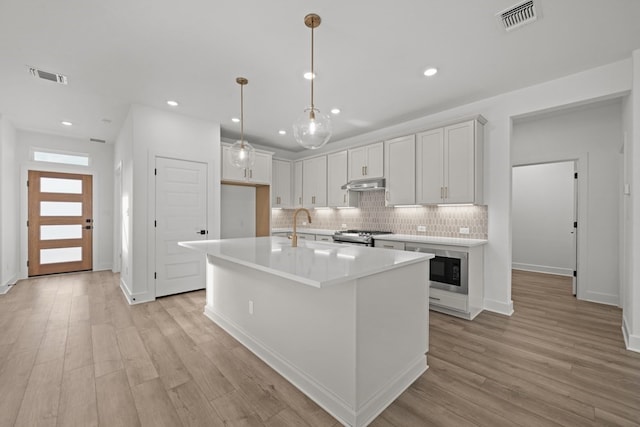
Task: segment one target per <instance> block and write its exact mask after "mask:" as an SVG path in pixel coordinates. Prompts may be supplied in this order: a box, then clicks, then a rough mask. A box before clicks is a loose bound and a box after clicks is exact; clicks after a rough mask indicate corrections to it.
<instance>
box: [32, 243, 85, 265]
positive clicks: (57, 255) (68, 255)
mask: <svg viewBox="0 0 640 427" xmlns="http://www.w3.org/2000/svg"><path fill="white" fill-rule="evenodd" d="M74 261H82V248H81V247H77V248H55V249H40V264H55V263H59V262H74Z"/></svg>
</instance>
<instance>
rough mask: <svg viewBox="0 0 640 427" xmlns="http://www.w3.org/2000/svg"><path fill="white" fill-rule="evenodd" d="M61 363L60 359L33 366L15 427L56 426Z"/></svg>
mask: <svg viewBox="0 0 640 427" xmlns="http://www.w3.org/2000/svg"><path fill="white" fill-rule="evenodd" d="M63 362H64V361H63V359H62V358H60V359H56V360H51V361H48V362H44V363H40V364H36V365H34V367H33V370H32V371H31V376H30V377H29V384H28V385H27V389H26V390H25V393H24V397H23V399H22V405H21V406H20V412H19V413H18V418H17V419H16V423H15V424H16V426H55V425H56V423H57V416H58V402H59V399H60V387H61V383H62V369H63Z"/></svg>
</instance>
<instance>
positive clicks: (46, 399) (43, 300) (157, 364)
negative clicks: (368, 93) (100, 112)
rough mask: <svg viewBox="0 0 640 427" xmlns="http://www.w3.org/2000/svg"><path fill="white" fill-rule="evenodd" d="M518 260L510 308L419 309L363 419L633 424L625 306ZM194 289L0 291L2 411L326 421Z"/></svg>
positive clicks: (52, 284) (59, 420)
mask: <svg viewBox="0 0 640 427" xmlns="http://www.w3.org/2000/svg"><path fill="white" fill-rule="evenodd" d="M570 288H571V284H570V281H569V280H568V279H566V278H559V277H554V276H548V275H541V274H533V273H522V272H514V276H513V300H514V304H515V310H516V312H515V314H514V315H513V316H512V317H505V316H500V315H496V314H491V313H482V314H481V315H480V316H478V317H477V318H476V319H475V320H474V321H472V322H468V321H464V320H461V319H457V318H453V317H449V316H446V315H442V314H438V313H434V312H431V315H430V321H431V330H430V331H431V338H430V351H429V354H428V362H429V365H430V368H429V370H428V371H427V372H426V373H425V374H424V375H423V376H422V377H421V378H419V379H418V380H417V381H416V382H415V383H414V384H413V385H412V386H411V387H410V388H409V389H408V390H407V391H406V392H405V393H403V394H402V395H401V396H400V398H399V399H398V400H396V402H394V403H393V404H392V405H391V406H390V407H389V408H387V410H385V411H384V412H383V413H382V414H381V415H380V416H379V417H378V418H377V419H376V420H375V421H374V422H373V423H372V425H373V426H378V427H389V426H391V427H405V426H431V425H446V426H467V425H479V426H502V425H504V426H513V425H528V426H546V425H564V426H589V425H639V424H638V423H640V354H636V353H632V352H628V351H626V350H625V349H624V343H623V341H622V337H621V332H620V321H621V313H620V310H618V309H617V308H614V307H608V306H603V305H599V304H593V303H587V302H581V301H576V300H575V299H574V298H573V297H572V296H571V295H570ZM203 305H204V291H199V292H192V293H188V294H182V295H176V296H172V297H167V298H162V299H160V300H158V301H156V302H153V303H148V304H141V305H136V306H129V305H127V304H126V301H125V299H124V297H123V295H122V293H121V291H120V289H119V288H118V276H117V275H115V274H112V273H109V272H96V273H79V274H70V275H60V276H51V277H46V278H37V279H31V280H25V281H21V282H19V283H18V284H17V285H16V287H15V288H14V289H12V290H11V292H9V293H8V294H7V295H4V296H0V426H3V427H4V426H13V425H15V426H31V425H46V426H56V425H57V426H83V427H84V426H95V425H100V426H139V425H145V426H154V427H156V426H171V427H175V426H223V425H228V426H274V427H275V426H296V427H297V426H338V425H339V424H338V423H337V422H336V421H335V420H334V419H333V418H332V417H331V416H329V415H328V414H327V413H326V412H324V411H323V410H322V409H321V408H319V407H318V406H317V405H315V404H314V403H313V402H311V401H310V400H309V399H308V398H306V397H305V396H304V395H303V394H302V393H301V392H299V391H298V390H297V389H295V388H294V387H293V386H291V385H290V384H289V383H288V382H287V381H285V380H284V379H283V378H282V377H280V376H279V375H278V374H276V373H275V372H274V371H273V370H271V369H270V368H269V367H268V366H266V365H265V364H264V363H262V362H261V361H260V360H259V359H257V358H256V357H255V356H254V355H253V354H252V353H250V352H249V351H247V350H246V349H245V348H244V347H242V346H241V345H239V344H238V343H237V342H236V341H235V340H234V339H232V338H231V337H230V336H228V335H227V334H226V333H225V332H224V331H222V330H221V329H220V328H219V327H217V326H216V325H215V324H213V323H212V322H211V321H209V320H208V319H207V318H205V317H204V315H203V314H202V309H203Z"/></svg>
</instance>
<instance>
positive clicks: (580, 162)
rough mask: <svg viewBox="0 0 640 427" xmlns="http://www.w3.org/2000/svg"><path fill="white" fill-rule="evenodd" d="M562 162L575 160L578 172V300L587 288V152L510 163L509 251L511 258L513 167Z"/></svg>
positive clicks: (582, 298) (576, 236) (543, 156)
mask: <svg viewBox="0 0 640 427" xmlns="http://www.w3.org/2000/svg"><path fill="white" fill-rule="evenodd" d="M562 162H575V170H576V172H577V173H578V181H577V185H578V193H577V195H576V196H577V210H578V215H577V217H578V218H577V221H578V228H577V229H576V234H575V239H576V240H577V245H576V271H577V278H576V286H577V293H576V298H577V299H580V300H584V299H585V296H586V293H585V291H586V290H587V289H590V288H589V277H588V275H587V267H586V266H587V254H588V252H589V251H588V248H589V234H588V233H587V229H588V228H587V224H588V221H589V216H588V209H587V208H588V201H589V200H588V198H589V191H588V183H589V180H588V179H587V178H588V172H589V153H586V152H585V153H580V154H577V155H575V156H566V157H555V156H554V157H551V156H549V157H547V155H545V154H543V155H541V156H539V157H536V158H535V159H533V160H532V161H529V162H526V163H512V164H511V170H512V174H511V175H510V178H509V179H510V180H511V194H510V195H509V219H510V221H509V228H510V232H509V234H510V236H509V240H511V245H510V247H511V248H510V251H511V252H512V253H511V258H513V241H512V239H513V233H512V231H511V227H512V224H513V218H512V215H513V205H512V204H513V168H514V167H518V166H531V165H539V164H545V163H562Z"/></svg>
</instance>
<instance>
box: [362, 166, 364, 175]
mask: <svg viewBox="0 0 640 427" xmlns="http://www.w3.org/2000/svg"><path fill="white" fill-rule="evenodd" d="M362 176H364V166H362Z"/></svg>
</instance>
